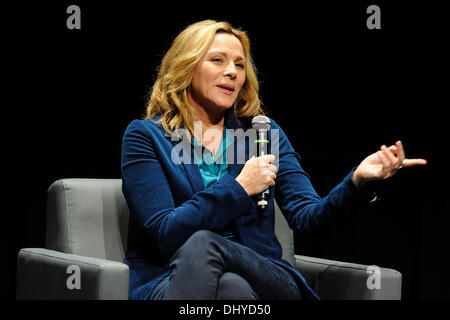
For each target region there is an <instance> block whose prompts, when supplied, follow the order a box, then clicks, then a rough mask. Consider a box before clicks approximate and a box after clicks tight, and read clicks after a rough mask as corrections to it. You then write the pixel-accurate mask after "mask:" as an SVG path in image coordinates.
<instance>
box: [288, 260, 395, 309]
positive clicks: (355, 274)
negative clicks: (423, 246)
mask: <svg viewBox="0 0 450 320" xmlns="http://www.w3.org/2000/svg"><path fill="white" fill-rule="evenodd" d="M295 267H296V269H297V270H298V271H300V273H301V274H302V275H303V276H304V277H305V279H306V281H307V282H308V284H309V285H310V286H311V288H312V289H313V290H314V291H315V292H316V293H317V294H318V295H319V297H321V299H324V300H326V299H335V300H344V299H350V300H400V299H401V289H402V275H401V273H400V272H398V271H396V270H393V269H387V268H379V267H376V266H366V265H361V264H355V263H347V262H340V261H333V260H327V259H320V258H313V257H307V256H301V255H295Z"/></svg>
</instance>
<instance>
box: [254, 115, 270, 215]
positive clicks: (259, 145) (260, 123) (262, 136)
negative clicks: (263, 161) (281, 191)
mask: <svg viewBox="0 0 450 320" xmlns="http://www.w3.org/2000/svg"><path fill="white" fill-rule="evenodd" d="M252 128H253V129H255V130H256V136H257V139H256V140H255V144H256V155H257V156H258V157H260V156H264V155H266V154H267V148H268V146H269V138H268V132H269V129H270V120H269V118H268V117H266V116H256V117H254V118H253V120H252ZM268 199H269V189H267V190H265V191H263V192H262V193H261V194H259V195H258V202H257V204H258V208H259V209H261V210H265V209H266V208H267V205H268Z"/></svg>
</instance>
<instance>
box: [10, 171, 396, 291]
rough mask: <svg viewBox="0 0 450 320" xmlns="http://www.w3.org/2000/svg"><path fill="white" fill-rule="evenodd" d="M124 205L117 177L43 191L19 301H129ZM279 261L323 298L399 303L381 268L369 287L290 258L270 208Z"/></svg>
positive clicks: (22, 256)
mask: <svg viewBox="0 0 450 320" xmlns="http://www.w3.org/2000/svg"><path fill="white" fill-rule="evenodd" d="M128 215H129V212H128V208H127V205H126V202H125V199H124V197H123V195H122V190H121V180H120V179H62V180H57V181H55V182H54V183H53V184H52V185H51V186H50V187H49V189H48V194H47V231H46V247H47V249H43V248H25V249H22V250H20V252H19V254H18V257H17V285H16V298H17V299H127V298H128V285H129V270H128V266H127V265H125V264H124V263H122V261H123V257H124V252H125V250H126V242H127V230H128ZM276 234H277V237H278V239H279V240H280V242H281V244H282V246H283V258H284V259H285V260H287V261H289V262H290V263H291V264H292V265H294V266H295V267H296V268H297V269H299V270H300V271H301V272H302V274H303V275H304V276H305V278H306V279H307V281H308V283H309V284H310V285H311V287H312V288H313V289H314V290H315V291H316V292H317V293H318V295H319V296H320V297H321V298H322V299H372V300H375V299H400V298H401V274H400V273H399V272H397V271H395V270H392V269H386V268H379V271H380V273H379V274H378V276H379V280H380V282H379V286H378V287H379V288H378V289H377V288H373V289H370V288H369V286H368V285H367V279H368V276H370V275H369V274H368V273H367V270H368V266H364V265H358V264H353V263H345V262H338V261H331V260H325V259H319V258H312V257H306V256H300V255H295V254H294V242H293V233H292V230H291V229H290V228H289V226H288V225H287V222H286V221H285V219H284V217H283V216H282V214H281V212H280V209H279V208H278V206H276Z"/></svg>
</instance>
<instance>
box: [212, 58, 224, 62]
mask: <svg viewBox="0 0 450 320" xmlns="http://www.w3.org/2000/svg"><path fill="white" fill-rule="evenodd" d="M211 61H213V62H222V59H221V58H213V59H212V60H211Z"/></svg>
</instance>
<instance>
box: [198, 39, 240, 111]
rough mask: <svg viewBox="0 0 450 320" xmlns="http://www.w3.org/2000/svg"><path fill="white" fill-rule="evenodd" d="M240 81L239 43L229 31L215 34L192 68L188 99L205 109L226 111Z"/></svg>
mask: <svg viewBox="0 0 450 320" xmlns="http://www.w3.org/2000/svg"><path fill="white" fill-rule="evenodd" d="M244 82H245V57H244V49H243V48H242V44H241V42H240V41H239V40H238V39H237V38H236V37H235V36H233V35H231V34H228V33H218V34H216V35H215V38H214V41H213V43H212V45H211V47H210V48H209V49H208V51H207V52H206V54H205V56H204V57H203V58H202V60H201V61H200V62H199V63H198V65H197V66H196V68H195V70H194V75H193V78H192V83H191V90H189V101H190V103H191V104H193V105H194V106H200V107H202V108H204V109H205V110H206V111H208V110H210V111H220V110H221V109H222V110H226V109H228V108H230V107H231V106H232V105H233V103H234V102H235V101H236V98H237V97H238V95H239V91H240V90H241V88H242V86H243V85H244Z"/></svg>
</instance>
